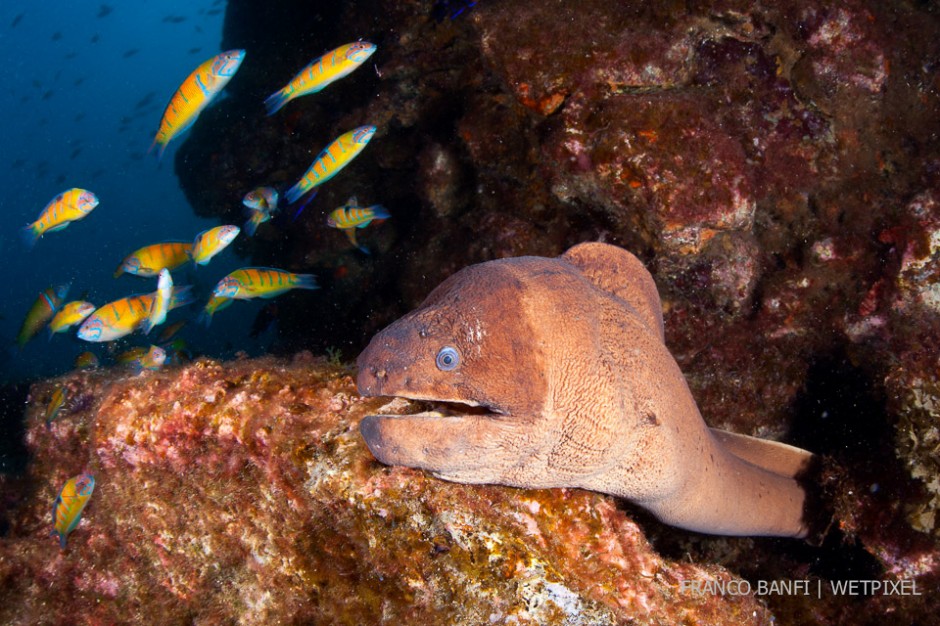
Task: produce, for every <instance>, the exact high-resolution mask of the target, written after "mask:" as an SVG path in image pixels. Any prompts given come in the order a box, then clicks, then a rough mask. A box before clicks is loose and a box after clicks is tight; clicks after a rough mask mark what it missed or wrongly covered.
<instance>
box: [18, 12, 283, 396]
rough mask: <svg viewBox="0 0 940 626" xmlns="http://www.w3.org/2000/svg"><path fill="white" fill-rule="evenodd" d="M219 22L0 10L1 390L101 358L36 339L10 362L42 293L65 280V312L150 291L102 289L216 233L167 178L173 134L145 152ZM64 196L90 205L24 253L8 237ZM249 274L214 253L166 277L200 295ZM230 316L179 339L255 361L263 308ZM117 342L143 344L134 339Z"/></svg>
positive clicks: (124, 284)
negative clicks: (173, 247)
mask: <svg viewBox="0 0 940 626" xmlns="http://www.w3.org/2000/svg"><path fill="white" fill-rule="evenodd" d="M224 10H225V2H224V0H198V1H194V2H188V1H187V2H184V1H182V0H161V1H159V2H156V1H147V0H128V1H125V2H120V3H118V2H113V3H111V4H102V3H98V2H64V1H62V0H59V1H54V2H50V3H42V5H36V4H34V3H28V2H25V1H12V0H10V1H6V2H3V3H2V5H0V54H2V57H0V58H3V59H4V61H3V63H2V64H0V77H2V80H0V85H2V90H3V96H2V99H0V110H2V113H3V115H2V117H3V123H2V124H0V146H2V147H3V149H2V151H0V189H2V193H0V215H2V218H0V219H2V220H3V227H2V228H0V258H2V264H0V267H2V269H3V275H4V280H3V287H2V289H3V298H2V301H3V306H2V308H0V341H2V342H3V344H4V346H3V350H0V382H3V383H6V382H11V381H22V380H27V379H30V378H35V377H37V376H50V375H57V374H60V373H63V372H65V371H67V370H69V369H71V367H72V363H73V361H74V358H75V356H76V355H77V354H79V353H80V352H82V351H84V350H88V349H91V350H92V351H94V352H96V353H97V354H98V355H99V356H103V355H105V354H106V353H107V349H108V346H107V345H106V344H89V343H85V342H83V341H80V340H78V339H77V338H76V337H75V335H74V332H71V333H68V334H62V335H58V336H56V337H54V338H53V339H52V340H51V341H49V340H47V338H46V332H45V331H43V332H42V334H40V335H39V336H37V337H36V338H35V339H33V340H32V341H31V342H30V343H29V344H27V346H26V347H25V349H23V350H22V351H17V350H15V348H12V347H11V346H13V345H14V344H13V339H14V337H15V336H16V334H17V332H18V330H19V327H20V325H21V323H22V321H23V318H24V316H25V315H26V312H27V311H28V310H29V308H30V306H31V305H32V303H33V302H34V301H35V299H36V297H37V294H38V293H39V292H40V291H42V290H43V289H45V288H46V287H48V286H50V285H52V284H58V283H62V282H71V284H72V287H71V291H70V293H69V297H68V298H67V300H75V299H86V300H90V301H91V302H92V303H94V304H95V305H96V306H101V305H102V304H105V303H106V302H109V301H112V300H115V299H118V298H122V297H124V296H127V295H130V294H133V293H146V292H150V291H153V290H154V289H155V286H156V280H155V279H144V278H139V277H136V276H127V275H125V276H122V277H120V278H117V279H115V278H113V277H112V274H113V272H114V270H115V268H116V267H117V265H118V264H119V263H120V262H121V260H122V259H123V258H124V256H125V255H127V254H128V253H130V252H131V251H133V250H135V249H137V248H139V247H141V246H144V245H147V244H151V243H157V242H159V241H165V240H171V239H176V240H191V239H192V237H193V236H194V235H195V234H196V233H198V232H200V231H202V230H204V229H206V228H210V227H212V226H216V225H218V224H217V223H216V222H212V221H209V220H205V219H201V218H197V217H195V216H194V215H193V212H192V209H191V208H190V206H189V205H188V204H187V202H186V200H185V198H184V196H183V194H182V192H181V191H180V188H179V185H178V182H177V178H176V176H175V174H174V172H173V159H174V155H175V153H176V150H177V149H178V147H179V144H180V143H182V141H185V138H186V137H185V135H184V136H183V137H181V138H177V139H175V140H174V141H173V142H171V143H170V146H169V147H168V149H167V151H166V154H165V155H164V157H163V160H162V163H161V162H158V161H157V159H156V158H155V157H154V156H153V155H148V154H147V149H148V147H149V146H150V143H151V141H152V140H153V136H154V133H155V131H156V129H157V126H158V124H159V121H160V118H161V115H162V113H163V109H164V107H165V105H166V103H167V101H168V100H169V98H170V96H171V95H172V94H173V93H174V91H175V90H176V88H177V87H178V86H179V84H180V82H181V81H182V80H183V79H184V78H185V77H186V76H187V75H188V74H189V73H190V72H191V71H192V70H193V69H195V67H196V66H197V65H198V64H199V63H201V62H203V61H204V60H206V59H208V58H209V57H211V56H213V55H215V54H217V53H218V52H219V51H220V50H219V44H220V39H221V27H222V21H223V18H224ZM223 97H224V92H223ZM197 124H198V122H197ZM71 187H82V188H85V189H89V190H91V191H93V192H94V193H95V194H97V196H98V198H99V199H100V204H99V206H98V207H97V208H96V209H95V210H94V211H93V212H92V213H91V214H90V215H88V216H87V217H86V218H85V219H83V220H81V221H78V222H74V223H72V224H71V225H70V226H69V227H68V228H67V229H65V230H63V231H60V232H54V233H47V234H46V235H45V236H44V237H43V238H42V239H41V240H39V242H38V243H37V244H36V245H35V246H34V247H33V249H32V250H28V249H27V248H26V247H25V246H24V245H23V244H22V242H21V241H20V237H19V231H20V229H21V228H22V227H23V226H24V225H25V224H27V223H29V222H32V221H33V220H35V219H36V218H37V216H38V215H39V212H40V211H41V210H42V208H43V207H44V206H45V205H46V203H48V202H49V200H51V199H52V198H53V197H54V196H55V195H56V194H58V193H60V192H62V191H64V190H66V189H68V188H71ZM247 264H248V263H247V262H245V261H244V260H242V259H238V258H237V257H236V256H235V254H234V252H232V251H231V250H226V251H224V252H223V253H222V254H220V255H219V256H218V257H216V258H215V259H214V260H213V261H212V263H211V264H210V265H209V266H207V267H205V268H200V269H199V271H198V272H196V273H195V275H193V274H192V273H191V272H189V271H188V270H187V269H185V268H181V269H180V270H177V271H174V279H175V281H176V282H177V284H185V283H191V282H194V281H195V282H197V283H198V285H199V287H200V289H201V290H202V293H204V292H205V291H207V290H209V289H211V287H212V285H214V283H215V281H217V280H218V279H219V278H220V277H222V276H224V275H225V274H226V273H228V272H229V271H231V270H232V269H235V268H236V267H239V266H242V265H247ZM241 304H244V303H241ZM202 305H203V302H200V301H197V302H196V303H195V304H194V305H192V306H191V307H189V308H190V311H189V312H188V313H187V312H181V311H174V312H173V313H171V316H170V318H169V319H168V322H172V321H174V320H176V319H179V317H180V316H181V315H186V314H193V315H195V313H196V312H198V310H199V309H201V307H202ZM237 305H238V303H236V306H233V307H232V308H231V309H229V311H227V312H228V313H230V314H229V315H228V316H225V315H224V313H225V312H223V313H222V314H220V315H218V316H216V320H215V321H214V323H213V327H212V329H211V332H209V333H205V332H196V331H197V330H198V329H196V328H193V325H192V324H191V325H190V327H189V328H188V329H187V330H184V332H183V335H182V336H183V337H184V338H185V339H186V340H187V341H188V342H189V343H190V345H191V347H192V348H193V349H194V350H195V351H197V352H202V353H210V354H213V353H215V354H218V355H219V356H224V355H225V354H231V353H233V352H234V351H236V350H239V349H245V350H248V351H249V352H252V353H257V352H259V351H263V341H264V340H265V339H267V338H266V337H262V340H261V341H259V340H253V339H251V338H249V337H248V332H247V330H248V327H250V324H251V320H252V318H253V317H254V315H255V313H256V312H257V310H258V309H260V308H261V306H263V303H260V302H259V303H254V302H253V303H249V304H248V305H246V306H245V307H239V308H238V312H239V314H231V311H234V310H235V309H236V307H237ZM125 343H126V344H128V345H136V344H144V343H149V342H145V340H144V339H143V338H142V337H141V336H140V334H139V333H137V334H135V335H132V336H131V338H130V340H129V341H126V342H125Z"/></svg>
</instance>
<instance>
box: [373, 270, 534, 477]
mask: <svg viewBox="0 0 940 626" xmlns="http://www.w3.org/2000/svg"><path fill="white" fill-rule="evenodd" d="M525 293H526V289H525V287H524V285H522V284H520V282H519V280H518V279H517V278H516V276H514V272H513V271H512V266H511V265H508V266H505V267H499V266H496V267H494V266H492V265H489V266H486V265H484V266H479V265H478V266H471V267H468V268H466V269H464V270H461V271H460V272H458V273H456V274H454V275H453V276H451V277H450V278H449V279H447V280H446V281H445V282H443V283H442V284H441V285H440V286H438V287H437V288H436V289H435V290H434V291H433V292H431V294H430V295H429V296H428V298H427V299H426V300H425V301H424V303H423V304H422V305H421V307H420V308H418V309H417V310H415V311H413V312H411V313H409V314H408V315H406V316H405V317H403V318H401V319H399V320H398V321H396V322H394V323H393V324H392V325H390V326H389V327H387V328H386V329H384V330H383V331H381V332H380V333H379V334H377V335H376V336H375V337H373V339H372V341H371V342H370V343H369V345H368V347H367V348H366V349H365V350H364V351H363V352H362V354H361V355H360V356H359V358H358V361H357V364H358V367H359V374H358V378H357V384H358V387H359V392H360V393H361V394H362V395H365V396H395V397H399V398H407V399H410V400H418V401H423V402H424V403H430V405H431V410H428V411H424V412H421V413H418V414H412V415H389V414H386V415H370V416H367V417H366V418H365V419H364V420H363V422H362V424H361V426H360V430H361V432H362V435H363V438H364V439H365V441H366V444H367V445H368V446H369V449H370V450H371V451H372V453H373V454H374V455H375V457H376V458H377V459H378V460H379V461H381V462H383V463H386V464H391V465H407V466H410V467H422V468H426V469H430V470H432V471H435V473H437V474H438V475H439V476H443V477H450V478H453V479H454V480H462V481H463V482H492V481H493V480H494V479H495V477H494V475H493V473H492V472H493V471H494V468H492V467H490V468H479V467H477V464H476V463H475V462H474V459H480V460H481V461H482V460H483V459H485V458H488V457H489V456H490V455H491V454H493V451H492V450H491V449H490V448H491V446H492V445H494V444H496V443H498V441H500V440H501V439H502V437H501V436H499V437H497V438H495V439H491V440H489V441H487V437H489V436H490V435H494V434H495V433H494V431H498V432H499V433H505V432H506V431H509V430H513V429H514V428H515V427H517V426H519V425H522V424H525V423H527V422H531V421H532V420H533V419H534V417H535V416H537V415H539V414H540V413H541V408H542V405H543V403H544V400H545V397H546V395H547V391H546V381H545V380H544V376H542V375H541V373H540V372H541V367H540V365H539V363H540V362H541V360H542V358H543V357H542V354H541V353H540V350H539V349H538V342H537V340H536V335H535V333H534V332H533V329H532V327H531V326H530V324H529V322H528V320H526V319H525V313H524V308H525V307H524V306H523V302H522V301H523V300H524V298H525V297H526V296H525ZM494 315H498V316H500V317H501V316H502V315H513V316H515V319H514V323H513V324H511V325H508V326H507V325H506V324H503V323H501V320H500V319H494ZM507 453H508V451H507ZM452 472H456V474H452Z"/></svg>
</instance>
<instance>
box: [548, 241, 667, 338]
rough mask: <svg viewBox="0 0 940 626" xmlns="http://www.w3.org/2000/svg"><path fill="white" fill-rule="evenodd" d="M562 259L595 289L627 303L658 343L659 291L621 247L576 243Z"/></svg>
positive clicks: (660, 331) (660, 330)
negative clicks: (656, 337) (654, 334)
mask: <svg viewBox="0 0 940 626" xmlns="http://www.w3.org/2000/svg"><path fill="white" fill-rule="evenodd" d="M562 256H563V258H564V259H565V260H567V261H568V262H569V263H571V264H572V265H574V266H575V267H577V268H578V269H580V270H581V273H582V274H584V277H585V278H587V279H588V280H589V281H591V282H592V283H593V284H594V285H595V286H596V287H597V288H599V289H602V290H604V291H606V292H608V293H611V294H613V295H615V296H617V297H618V298H621V299H622V300H624V301H626V303H627V304H629V305H630V306H631V307H633V309H634V310H635V311H636V312H637V314H638V315H639V316H640V318H641V319H642V320H643V322H644V323H645V324H646V326H647V327H648V328H649V329H650V330H652V331H653V332H655V333H656V335H657V336H658V337H659V338H660V340H662V339H663V338H664V335H663V309H662V304H661V303H660V300H659V292H658V291H657V290H656V283H655V282H653V277H652V276H651V275H650V273H649V272H648V271H647V269H646V267H645V266H644V265H643V263H642V262H641V261H640V260H639V259H638V258H636V257H635V256H633V255H632V254H630V253H629V252H627V251H626V250H624V249H623V248H618V247H617V246H611V245H609V244H606V243H597V242H589V243H581V244H578V245H576V246H574V247H573V248H570V249H569V250H568V251H567V252H565V254H564V255H562Z"/></svg>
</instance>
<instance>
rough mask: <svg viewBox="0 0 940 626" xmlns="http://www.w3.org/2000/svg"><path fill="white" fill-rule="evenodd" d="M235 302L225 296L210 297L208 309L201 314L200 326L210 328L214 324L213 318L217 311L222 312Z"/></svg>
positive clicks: (207, 304)
mask: <svg viewBox="0 0 940 626" xmlns="http://www.w3.org/2000/svg"><path fill="white" fill-rule="evenodd" d="M232 302H233V300H232V299H231V298H227V297H225V296H217V295H215V294H213V295H211V296H210V297H209V301H208V302H207V303H206V307H205V308H204V309H203V310H202V313H200V314H199V318H198V319H197V321H198V322H199V323H200V324H203V325H205V326H207V327H208V326H209V324H210V323H212V316H213V315H215V313H216V311H221V310H222V309H224V308H227V307H229V306H231V304H232Z"/></svg>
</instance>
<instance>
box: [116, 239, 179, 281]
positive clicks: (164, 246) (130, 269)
mask: <svg viewBox="0 0 940 626" xmlns="http://www.w3.org/2000/svg"><path fill="white" fill-rule="evenodd" d="M192 252H193V244H191V243H187V242H184V241H167V242H164V243H155V244H151V245H149V246H144V247H143V248H140V249H139V250H134V251H133V252H131V253H130V254H128V255H127V256H126V257H125V258H124V260H123V261H121V264H120V265H118V268H117V270H115V272H114V277H115V278H117V277H118V276H120V275H121V274H123V273H124V272H127V273H128V274H134V275H135V276H146V277H150V276H156V275H157V274H159V273H160V270H162V269H163V268H166V269H168V270H175V269H176V268H177V267H179V266H180V265H182V264H183V263H186V262H187V261H189V259H190V256H191V255H192Z"/></svg>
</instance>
